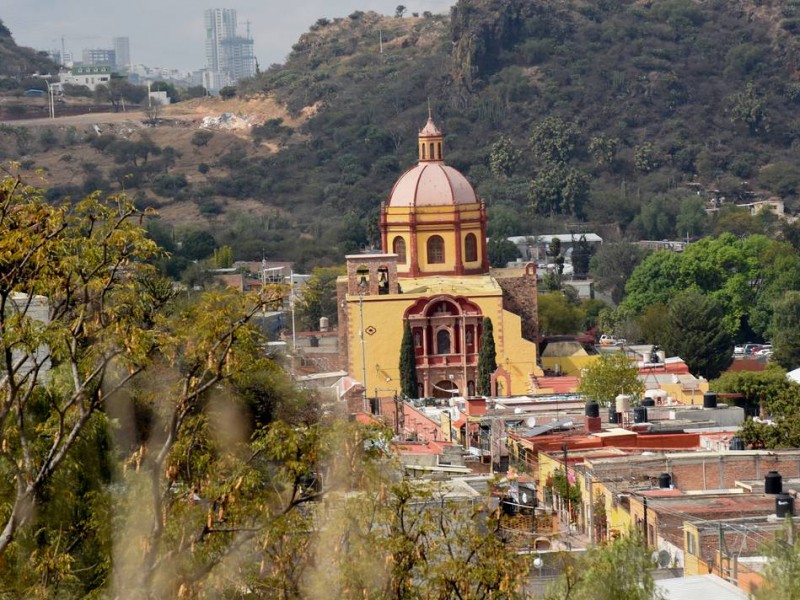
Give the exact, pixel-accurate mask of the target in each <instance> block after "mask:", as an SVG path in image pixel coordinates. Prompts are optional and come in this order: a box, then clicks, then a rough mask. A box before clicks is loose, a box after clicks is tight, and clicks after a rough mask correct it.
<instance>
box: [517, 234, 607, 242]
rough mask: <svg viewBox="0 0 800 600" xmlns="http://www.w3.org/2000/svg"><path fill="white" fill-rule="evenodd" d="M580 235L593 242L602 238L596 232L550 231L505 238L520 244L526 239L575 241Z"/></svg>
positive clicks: (600, 240)
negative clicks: (543, 233) (549, 232)
mask: <svg viewBox="0 0 800 600" xmlns="http://www.w3.org/2000/svg"><path fill="white" fill-rule="evenodd" d="M581 237H585V238H586V241H587V242H594V243H597V242H599V243H602V242H603V238H601V237H600V236H599V235H597V234H596V233H551V234H546V235H512V236H510V237H508V238H506V239H507V240H509V241H511V242H514V243H515V244H522V243H523V242H526V241H528V240H531V241H533V242H537V241H539V242H552V241H553V240H555V239H558V240H561V241H562V242H569V243H572V242H577V241H578V240H580V239H581Z"/></svg>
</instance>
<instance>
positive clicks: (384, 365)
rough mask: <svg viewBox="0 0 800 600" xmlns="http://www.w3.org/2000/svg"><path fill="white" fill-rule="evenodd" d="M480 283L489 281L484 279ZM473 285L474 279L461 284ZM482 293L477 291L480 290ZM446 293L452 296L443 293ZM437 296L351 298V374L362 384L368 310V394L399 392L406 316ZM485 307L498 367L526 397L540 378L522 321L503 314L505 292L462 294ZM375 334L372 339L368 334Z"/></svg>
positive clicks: (349, 299) (348, 303) (482, 310)
mask: <svg viewBox="0 0 800 600" xmlns="http://www.w3.org/2000/svg"><path fill="white" fill-rule="evenodd" d="M479 279H480V281H481V282H483V280H484V279H485V278H483V277H480V278H479ZM459 281H460V282H462V283H463V282H468V281H469V278H460V279H459ZM476 288H477V286H476ZM440 292H441V293H447V292H445V290H440ZM435 295H437V291H436V290H429V291H428V292H427V293H425V294H401V295H382V296H364V298H363V304H362V305H361V306H359V298H358V296H355V295H348V296H347V298H346V302H347V305H348V314H349V315H350V317H349V322H348V331H347V336H348V348H349V365H348V372H349V373H350V375H351V376H352V377H354V378H356V379H358V380H359V381H360V380H361V379H362V378H363V374H362V370H363V365H362V361H361V356H362V354H361V337H360V335H359V332H360V330H361V311H362V309H363V329H364V356H365V357H366V360H365V363H366V365H365V366H366V388H367V394H368V395H370V396H371V395H373V394H374V393H375V390H376V389H378V390H379V391H380V392H381V394H382V395H383V394H385V395H387V396H388V395H391V394H392V393H393V392H395V391H396V392H398V393H399V392H400V366H399V362H400V345H401V342H402V339H403V313H404V312H405V310H406V309H407V308H408V307H410V306H411V305H412V304H413V303H414V302H415V301H416V300H417V299H418V298H420V297H432V296H435ZM459 295H464V296H467V297H469V299H470V300H471V301H472V302H474V303H475V304H476V305H478V306H479V307H480V310H481V313H482V314H483V316H485V317H489V318H490V319H491V320H492V325H493V328H494V338H495V347H496V350H497V363H498V365H499V366H502V367H503V368H504V369H506V370H507V371H508V372H509V373H510V375H511V392H512V393H513V394H525V393H527V391H528V388H529V379H530V378H529V373H532V372H533V373H535V374H536V375H537V376H541V375H542V372H541V370H540V369H539V368H538V367H537V366H536V345H535V344H533V343H532V342H529V341H528V340H525V339H523V338H522V335H521V321H520V318H519V316H517V315H515V314H513V313H511V312H508V311H506V310H503V305H502V303H503V299H502V292H500V291H499V290H498V291H496V292H494V291H493V292H486V291H482V292H477V293H475V292H473V293H470V292H460V293H459ZM372 328H374V332H373V333H368V331H371V330H372Z"/></svg>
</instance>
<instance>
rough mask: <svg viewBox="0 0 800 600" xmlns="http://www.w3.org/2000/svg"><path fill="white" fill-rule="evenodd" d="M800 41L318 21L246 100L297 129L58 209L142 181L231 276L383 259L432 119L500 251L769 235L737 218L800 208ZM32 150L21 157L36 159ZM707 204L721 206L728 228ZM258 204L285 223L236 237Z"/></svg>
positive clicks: (455, 21) (786, 20)
mask: <svg viewBox="0 0 800 600" xmlns="http://www.w3.org/2000/svg"><path fill="white" fill-rule="evenodd" d="M797 29H800V5H798V4H797V3H796V2H793V1H789V0H780V1H778V0H772V1H764V2H752V3H751V2H745V3H742V4H740V5H737V6H736V7H734V6H731V4H730V3H728V2H724V1H722V0H718V1H708V2H693V1H692V0H664V1H662V2H658V3H654V4H651V5H645V4H643V3H640V2H633V1H625V0H606V1H604V2H597V3H584V2H573V1H570V0H544V1H541V2H536V3H530V2H523V1H522V0H503V1H501V0H493V1H490V0H461V1H459V2H458V3H457V4H456V5H455V6H454V7H453V8H452V10H451V14H450V15H431V14H429V13H423V14H422V15H421V16H420V15H416V16H414V15H413V14H412V15H405V16H400V17H398V16H396V17H383V16H380V15H377V14H375V13H371V12H361V11H356V12H354V13H352V14H351V15H349V16H348V17H344V18H338V19H333V20H330V19H325V18H322V19H319V20H318V21H316V23H314V25H312V26H311V28H310V30H309V31H308V32H307V33H306V34H304V35H303V36H301V38H300V39H299V40H298V42H297V43H296V44H295V45H294V46H293V49H292V52H291V53H290V55H289V57H288V59H287V61H286V63H285V64H283V65H273V66H271V67H269V68H268V69H266V70H265V71H264V72H262V73H260V74H258V75H257V76H256V77H255V78H253V79H251V80H247V81H245V82H242V83H241V84H240V85H239V86H238V89H237V90H236V92H235V93H236V94H238V96H239V97H240V98H252V97H258V96H263V95H267V96H269V97H275V98H277V99H278V100H279V101H280V102H282V103H284V105H285V107H286V109H287V111H288V112H287V115H286V118H279V117H277V118H270V119H267V120H266V121H265V122H264V123H263V124H261V125H259V126H256V127H253V128H252V135H251V137H252V143H245V142H241V143H238V144H231V146H230V148H229V149H228V150H227V151H225V152H224V153H222V154H220V153H213V154H204V153H203V149H204V146H202V145H201V143H200V142H198V143H197V144H196V145H193V146H189V148H190V149H191V150H192V154H193V155H194V154H197V158H196V160H197V161H198V162H199V163H200V164H198V165H197V170H198V171H199V173H200V174H201V175H202V177H196V176H193V175H191V176H190V174H186V179H185V180H183V179H177V178H175V177H170V176H169V172H168V171H169V169H170V167H169V166H168V164H166V165H165V164H164V163H163V161H162V162H161V163H159V164H161V165H163V169H162V173H161V174H160V175H158V176H156V175H153V173H152V172H151V173H149V174H148V173H144V175H143V174H142V172H141V170H142V169H143V168H145V169H146V170H147V169H149V170H150V171H154V170H156V167H155V166H153V163H152V162H147V166H146V167H143V165H142V164H137V165H134V164H133V161H127V160H126V159H124V158H122V155H119V156H120V160H121V161H122V163H120V164H117V165H115V166H114V167H113V169H114V172H112V169H111V167H110V166H109V167H108V168H106V167H104V166H103V165H101V168H100V169H99V171H95V172H86V173H85V174H84V175H83V177H82V181H80V182H76V181H75V173H74V172H73V173H71V177H72V181H69V182H66V181H54V182H53V184H54V185H55V187H57V188H59V190H60V193H58V194H57V193H53V194H52V195H54V196H58V197H64V196H65V195H69V194H68V193H67V192H69V189H67V190H64V189H63V186H64V185H72V186H77V187H80V188H81V189H82V190H83V189H87V186H88V187H91V186H92V184H93V182H96V181H98V180H99V179H102V181H104V182H106V183H107V186H108V187H109V188H110V189H111V190H116V189H121V188H122V187H123V183H122V181H123V180H122V179H121V178H123V177H124V176H125V175H126V173H125V172H124V171H125V170H126V169H128V170H129V171H130V173H128V174H130V175H131V177H128V178H127V179H124V182H125V184H124V189H125V190H127V191H128V192H129V193H131V194H134V195H138V196H139V197H140V198H143V197H146V198H147V199H148V200H147V202H149V203H151V205H152V206H155V207H156V208H158V209H159V210H162V209H165V208H168V207H170V206H172V205H176V203H177V205H180V206H183V204H180V203H182V202H183V203H185V202H189V203H192V204H194V205H196V206H198V207H199V208H200V215H199V217H198V219H199V220H198V219H195V221H196V223H203V222H204V223H206V225H205V227H206V228H207V229H208V230H209V231H210V232H212V233H213V235H214V237H215V240H216V243H217V244H218V245H220V246H221V245H228V246H230V247H231V248H232V250H233V254H234V258H235V259H253V258H259V257H260V256H261V255H262V254H264V253H266V254H267V255H269V256H271V257H275V258H278V257H280V258H286V259H293V260H296V261H298V262H299V265H300V267H302V268H310V267H312V266H315V265H330V264H336V263H340V262H341V260H342V257H343V256H344V255H345V254H347V253H349V252H353V251H355V250H356V249H358V248H359V247H364V246H367V245H369V244H377V243H378V228H377V223H378V208H379V206H380V203H381V202H382V201H385V199H386V197H387V195H388V193H389V191H390V189H391V186H392V184H393V182H394V181H395V179H396V178H397V177H398V176H399V174H400V173H401V172H402V171H403V170H404V169H406V168H408V167H410V166H412V165H413V164H414V162H415V161H416V134H417V131H418V130H419V128H420V127H421V126H422V124H423V123H424V121H425V118H426V117H427V110H428V104H429V103H430V106H431V109H432V113H433V115H434V118H435V119H436V121H437V124H439V125H440V127H441V128H442V129H443V131H444V133H445V153H446V160H447V161H448V162H449V163H450V164H451V165H453V166H455V167H456V168H458V169H460V170H462V171H463V172H464V173H465V174H466V175H467V176H468V177H469V179H470V180H471V181H472V182H473V183H474V184H475V185H476V187H477V189H478V192H479V194H480V195H481V196H482V197H483V198H484V199H485V200H486V202H487V204H488V206H489V214H490V234H491V235H493V236H499V235H510V234H538V233H545V232H547V233H552V232H570V231H589V230H596V231H598V232H599V233H601V234H602V235H603V236H604V237H605V238H606V239H615V238H617V239H619V238H626V239H634V240H635V239H642V238H644V239H663V238H674V237H681V238H683V237H686V236H702V235H704V234H706V233H715V234H716V233H722V232H725V231H731V232H733V233H736V234H748V233H763V234H767V235H769V236H775V235H777V234H778V233H779V231H780V228H779V227H777V226H776V224H775V222H774V219H770V218H769V216H766V217H763V218H759V219H752V218H751V217H750V216H749V215H747V214H743V213H740V212H737V211H735V210H733V209H732V208H731V205H730V204H731V202H732V201H747V200H750V199H752V198H755V197H769V196H771V195H777V196H779V197H781V198H783V199H784V200H785V201H786V205H787V209H788V210H789V211H795V210H796V209H797V208H798V193H799V192H800V169H798V168H797V167H798V166H799V165H798V160H800V159H798V156H797V153H796V152H795V139H796V138H797V135H798V121H797V119H796V117H795V114H796V109H797V106H798V104H800V80H798V78H797V67H798V65H797V59H796V46H797V43H796V41H795V30H797ZM230 93H233V90H226V95H227V94H230ZM297 117H302V119H301V120H300V121H297V122H295V121H292V119H294V118H297ZM290 121H292V123H290ZM298 122H299V123H300V124H299V125H297V123H298ZM0 133H2V132H0ZM7 133H8V132H7ZM23 137H24V136H23ZM90 137H91V136H90ZM12 141H14V140H12ZM79 141H80V140H79ZM37 142H38V140H36V138H35V137H34V138H33V139H28V140H23V144H22V145H23V146H26V147H25V148H24V150H25V152H26V159H27V160H29V161H34V162H35V161H36V155H37V153H38V152H40V151H42V150H43V147H42V144H38V143H37ZM95 143H96V142H95ZM63 144H64V142H62V141H59V142H58V145H57V147H63ZM156 145H157V146H159V148H160V149H163V148H164V146H166V145H172V144H168V143H165V144H164V146H162V145H159V144H158V143H156ZM6 147H7V148H10V149H11V150H10V151H7V153H8V154H10V156H7V158H14V147H15V145H14V144H12V143H9V144H7V145H6ZM271 150H274V151H271ZM183 154H184V156H185V155H186V154H187V152H185V151H184V152H183ZM115 156H116V155H115ZM184 160H185V159H184ZM91 162H94V161H91ZM142 162H144V161H142ZM709 190H713V191H710V192H709ZM74 191H75V190H73V191H72V192H73V195H74ZM708 195H712V196H714V197H717V198H725V199H726V202H727V204H723V209H722V210H721V211H720V212H719V213H718V214H717V216H716V217H714V218H709V217H707V216H706V214H705V212H704V210H703V209H704V206H705V200H706V199H707V196H708ZM243 201H247V202H250V203H251V204H252V203H253V202H255V203H258V204H260V205H261V206H263V207H264V209H265V210H264V212H269V211H273V212H274V214H276V215H281V218H280V219H277V220H276V219H273V220H272V221H271V222H270V226H269V227H264V226H262V225H263V224H262V222H261V221H260V220H259V219H251V220H250V221H248V222H247V223H242V222H241V220H240V219H238V220H237V216H236V215H237V213H238V212H239V207H240V206H241V203H242V202H243ZM177 212H179V211H177ZM195 214H196V213H195ZM172 221H173V222H174V219H172ZM178 224H180V223H178ZM276 225H277V226H276Z"/></svg>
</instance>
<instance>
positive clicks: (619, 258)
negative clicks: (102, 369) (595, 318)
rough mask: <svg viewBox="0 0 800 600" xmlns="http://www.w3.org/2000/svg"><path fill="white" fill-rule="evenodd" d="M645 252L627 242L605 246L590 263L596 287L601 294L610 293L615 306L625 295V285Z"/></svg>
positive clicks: (599, 249)
mask: <svg viewBox="0 0 800 600" xmlns="http://www.w3.org/2000/svg"><path fill="white" fill-rule="evenodd" d="M644 255H645V253H644V251H643V250H642V249H641V248H640V247H639V246H637V245H635V244H629V243H627V242H621V243H616V244H615V243H611V244H603V245H601V246H600V248H598V250H597V252H596V253H595V255H594V256H593V257H592V258H591V260H590V262H589V271H590V273H591V275H592V277H593V278H594V286H595V288H596V289H597V290H599V291H601V292H610V293H611V300H612V302H614V304H619V303H620V302H621V301H622V298H623V297H624V295H625V285H626V283H627V281H628V279H629V278H630V277H631V274H632V273H633V272H634V270H635V269H636V267H637V266H638V265H639V263H640V262H642V259H643V258H644Z"/></svg>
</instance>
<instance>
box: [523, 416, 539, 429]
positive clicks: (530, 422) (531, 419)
mask: <svg viewBox="0 0 800 600" xmlns="http://www.w3.org/2000/svg"><path fill="white" fill-rule="evenodd" d="M525 425H526V426H528V427H536V417H528V418H527V419H525Z"/></svg>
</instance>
